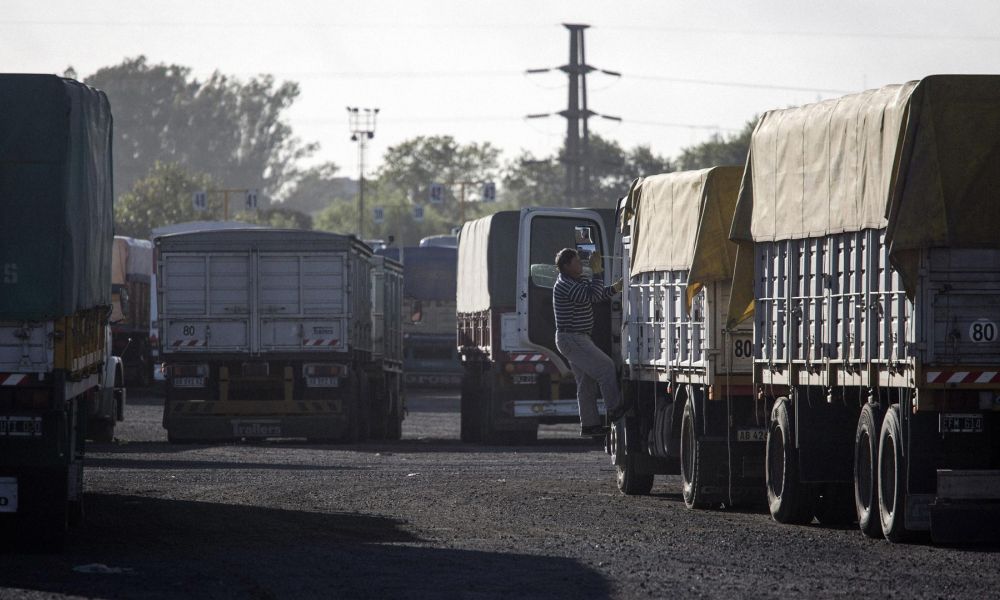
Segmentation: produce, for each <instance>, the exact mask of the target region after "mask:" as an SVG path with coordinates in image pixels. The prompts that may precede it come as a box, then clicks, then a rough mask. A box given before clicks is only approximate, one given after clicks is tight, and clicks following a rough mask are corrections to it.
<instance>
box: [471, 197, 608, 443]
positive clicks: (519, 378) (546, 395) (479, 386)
mask: <svg viewBox="0 0 1000 600" xmlns="http://www.w3.org/2000/svg"><path fill="white" fill-rule="evenodd" d="M613 230H614V211H613V210H610V209H584V208H559V207H553V208H523V209H521V210H508V211H499V212H496V213H494V214H492V215H489V216H486V217H483V218H480V219H477V220H475V221H469V222H467V223H465V224H464V225H463V227H462V230H461V232H460V234H459V245H458V278H457V284H456V285H457V289H456V310H457V339H456V342H457V348H458V352H459V354H460V355H461V357H462V365H463V374H462V384H461V439H462V441H464V442H469V443H485V444H523V443H530V442H532V441H534V440H535V439H536V438H537V436H538V426H539V425H540V424H550V423H573V422H579V418H580V414H579V407H578V406H577V401H576V383H575V380H574V378H573V373H572V371H571V370H570V368H569V364H568V363H567V361H566V359H565V357H563V356H562V355H561V354H560V353H559V351H558V350H557V349H556V347H555V316H554V314H553V310H552V287H553V286H554V285H555V281H556V277H557V275H558V270H557V269H556V266H555V256H556V253H557V252H558V251H559V250H561V249H562V248H565V247H570V248H576V249H578V250H579V251H581V253H583V254H584V255H585V256H587V257H589V255H590V253H593V252H595V251H596V252H601V253H602V254H610V253H609V252H608V248H610V245H609V244H610V240H611V239H612V238H611V236H612V232H613ZM588 269H589V267H588ZM611 313H612V306H611V303H602V304H598V305H596V306H595V311H594V319H595V327H594V342H595V343H596V344H597V345H598V347H600V348H601V349H602V350H604V351H605V352H607V353H608V355H609V356H611V355H612V353H613V345H614V340H613V339H612V338H613V336H612V335H611ZM598 407H599V412H600V413H601V414H604V413H605V407H604V404H603V402H599V403H598Z"/></svg>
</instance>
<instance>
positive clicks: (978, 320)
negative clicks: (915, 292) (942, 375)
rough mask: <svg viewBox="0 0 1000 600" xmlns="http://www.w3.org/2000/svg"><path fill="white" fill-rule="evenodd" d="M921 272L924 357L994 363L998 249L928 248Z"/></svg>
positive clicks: (998, 355) (998, 348)
mask: <svg viewBox="0 0 1000 600" xmlns="http://www.w3.org/2000/svg"><path fill="white" fill-rule="evenodd" d="M923 271H924V276H923V277H922V278H921V287H922V288H923V290H922V291H923V294H922V296H921V298H922V300H923V301H924V302H926V303H927V304H928V307H929V309H930V310H929V316H930V322H929V323H926V324H925V325H926V328H925V329H924V332H925V335H927V336H928V337H929V339H928V340H927V341H928V342H929V344H928V345H927V347H928V355H927V358H926V359H927V361H928V362H934V363H938V364H974V365H980V366H987V365H998V364H1000V331H998V326H1000V250H993V249H957V248H951V249H948V248H934V249H932V250H930V251H929V252H928V254H927V258H926V260H925V269H924V270H923Z"/></svg>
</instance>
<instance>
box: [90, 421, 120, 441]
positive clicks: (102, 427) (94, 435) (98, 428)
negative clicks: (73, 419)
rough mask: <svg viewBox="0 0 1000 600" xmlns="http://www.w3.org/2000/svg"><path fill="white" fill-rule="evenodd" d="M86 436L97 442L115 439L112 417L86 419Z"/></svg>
mask: <svg viewBox="0 0 1000 600" xmlns="http://www.w3.org/2000/svg"><path fill="white" fill-rule="evenodd" d="M87 438H88V439H90V440H92V441H94V442H96V443H98V444H110V443H111V442H113V441H115V421H114V419H91V420H89V421H87Z"/></svg>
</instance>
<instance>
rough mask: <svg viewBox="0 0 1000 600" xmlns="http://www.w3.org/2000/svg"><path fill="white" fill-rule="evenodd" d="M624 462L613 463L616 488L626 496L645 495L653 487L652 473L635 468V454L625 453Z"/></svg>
mask: <svg viewBox="0 0 1000 600" xmlns="http://www.w3.org/2000/svg"><path fill="white" fill-rule="evenodd" d="M622 462H623V463H624V464H621V465H615V471H616V472H617V473H616V479H617V482H618V490H619V491H620V492H621V493H623V494H625V495H626V496H645V495H647V494H649V491H650V490H652V489H653V477H654V476H653V474H652V473H641V472H639V470H638V469H637V468H636V462H637V461H636V459H635V456H632V455H628V454H626V455H625V459H624V460H623V461H622Z"/></svg>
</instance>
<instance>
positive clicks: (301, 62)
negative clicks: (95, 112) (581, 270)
mask: <svg viewBox="0 0 1000 600" xmlns="http://www.w3.org/2000/svg"><path fill="white" fill-rule="evenodd" d="M567 22H569V23H586V24H589V25H590V26H591V28H590V29H589V30H588V31H587V33H586V52H587V62H588V63H590V64H592V65H594V66H596V67H599V68H603V69H609V70H613V71H618V72H621V73H622V75H623V76H622V77H621V78H620V79H617V78H612V77H608V76H605V75H602V74H599V73H594V74H592V75H590V76H589V77H588V86H589V101H590V108H591V109H592V110H594V111H596V112H598V113H602V114H608V115H614V116H619V117H621V118H622V119H623V121H622V122H621V123H620V124H619V123H614V122H611V121H605V120H601V119H594V120H592V121H591V130H592V131H594V132H596V133H598V134H600V135H603V136H606V137H608V138H611V139H614V140H617V141H618V142H619V143H621V144H622V145H623V146H625V147H627V148H631V147H633V146H635V145H639V144H645V145H650V146H651V147H652V148H653V150H654V151H656V152H659V153H662V154H666V155H669V156H675V155H676V154H677V153H678V152H679V150H680V149H681V148H683V147H684V146H688V145H691V144H694V143H697V142H700V141H702V140H704V139H706V138H708V137H709V136H710V135H711V134H712V133H713V132H716V131H718V132H721V133H729V132H732V131H734V130H737V129H739V128H740V127H741V126H742V125H743V123H744V122H745V121H747V120H748V119H750V118H752V117H753V115H754V114H756V113H759V112H762V111H764V110H767V109H770V108H776V107H785V106H793V105H799V104H804V103H808V102H813V101H815V100H817V99H822V98H829V97H834V96H839V95H842V93H846V92H853V91H858V90H861V89H864V88H871V87H878V86H881V85H884V84H889V83H899V82H902V81H906V80H909V79H918V78H920V77H923V76H925V75H928V74H932V73H946V72H948V73H996V72H998V69H1000V65H998V61H1000V58H998V57H1000V33H998V29H997V23H1000V2H998V1H997V0H969V1H964V2H963V1H961V0H950V1H937V0H935V1H920V0H891V1H878V0H866V1H862V0H837V1H830V2H809V1H805V0H797V1H773V2H765V1H735V0H733V1H726V0H716V1H712V2H705V1H694V0H691V1H667V0H661V1H627V0H618V1H616V2H601V1H596V0H573V1H571V2H549V1H545V0H503V1H483V0H479V1H471V0H467V1H465V2H462V1H458V0H440V1H430V0H363V1H356V2H342V1H339V0H335V1H330V0H326V1H315V2H313V1H306V0H285V1H284V2H275V1H273V0H239V1H238V2H230V1H219V0H198V1H194V0H169V1H164V0H160V1H158V2H148V1H145V0H88V1H86V2H83V1H81V0H31V1H23V0H4V2H3V13H2V16H0V71H3V72H42V73H62V72H63V70H64V69H65V68H66V67H68V66H73V67H74V68H75V69H76V71H77V72H78V73H79V74H80V76H81V77H83V76H86V75H89V74H91V73H93V72H94V71H95V70H97V69H98V68H100V67H103V66H109V65H113V64H118V63H120V62H121V61H122V59H123V58H125V57H134V56H137V55H139V54H145V55H146V56H147V57H148V59H149V61H150V62H153V63H157V62H166V63H174V64H179V65H185V66H189V67H191V68H192V69H193V70H194V73H195V74H196V75H197V76H199V77H201V78H204V77H205V76H207V75H208V74H210V73H211V72H212V71H213V70H219V71H221V72H223V73H226V74H231V75H237V76H242V77H247V76H251V75H254V74H260V73H271V74H274V75H275V76H276V77H277V78H279V79H281V80H294V81H297V82H299V83H300V84H301V90H302V94H301V96H300V98H299V100H298V101H297V102H296V104H295V106H294V107H293V108H292V109H291V111H290V112H289V120H290V122H291V124H292V126H293V128H294V130H295V133H296V134H297V135H298V136H299V137H300V138H302V139H303V140H307V141H318V142H319V143H320V144H321V149H320V151H319V153H318V154H317V156H316V159H315V160H316V161H326V160H331V161H333V162H335V163H337V164H338V165H340V167H341V169H342V170H341V172H342V173H343V174H345V175H350V176H352V177H353V176H356V174H357V149H356V146H355V145H354V144H353V143H352V142H351V141H350V140H349V132H348V121H347V113H346V109H345V107H347V106H361V107H378V108H380V109H381V112H380V115H379V120H378V124H377V130H376V134H375V139H374V140H372V142H371V145H370V150H369V153H368V157H369V158H368V160H369V163H370V164H371V166H372V167H373V168H374V167H377V165H378V163H379V162H380V159H381V156H382V153H383V152H384V151H385V149H386V148H387V147H388V146H390V145H392V144H395V143H398V142H400V141H402V140H404V139H407V138H410V137H413V136H416V135H432V134H451V135H454V136H455V137H456V138H458V139H459V140H460V141H462V142H472V141H489V142H492V143H494V144H496V145H498V146H499V147H501V148H502V149H503V150H504V153H505V156H506V158H508V159H509V158H513V157H515V156H516V155H517V154H518V153H519V152H520V151H521V150H528V151H531V152H533V153H535V154H536V156H544V155H549V154H551V153H553V152H554V151H555V150H556V149H557V148H558V147H559V146H560V144H561V143H562V138H563V136H564V135H565V129H566V122H565V120H563V119H562V118H561V117H557V116H553V117H551V118H549V119H541V120H532V121H527V120H525V119H524V116H525V115H527V114H529V113H546V112H552V113H555V112H557V111H559V110H562V109H564V108H565V106H566V102H567V89H566V81H567V79H566V76H565V75H564V74H562V73H561V72H558V71H556V72H553V73H549V74H543V75H530V76H529V75H525V74H524V70H525V69H529V68H540V67H557V66H559V65H563V64H565V63H566V62H567V60H568V53H569V35H568V32H567V31H566V30H565V29H564V28H563V27H562V26H561V25H560V24H561V23H567ZM112 110H113V107H112Z"/></svg>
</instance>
